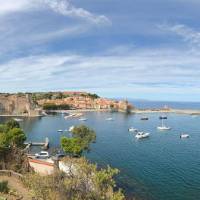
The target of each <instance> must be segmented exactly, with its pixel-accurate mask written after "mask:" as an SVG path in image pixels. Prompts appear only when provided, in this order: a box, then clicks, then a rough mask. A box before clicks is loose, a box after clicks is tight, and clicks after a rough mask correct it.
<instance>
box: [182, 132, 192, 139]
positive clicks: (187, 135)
mask: <svg viewBox="0 0 200 200" xmlns="http://www.w3.org/2000/svg"><path fill="white" fill-rule="evenodd" d="M189 137H190V135H189V134H185V133H183V134H181V135H180V138H189Z"/></svg>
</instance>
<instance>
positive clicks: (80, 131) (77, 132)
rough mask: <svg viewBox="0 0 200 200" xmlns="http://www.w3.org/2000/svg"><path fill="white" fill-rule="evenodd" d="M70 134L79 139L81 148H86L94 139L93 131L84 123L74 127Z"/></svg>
mask: <svg viewBox="0 0 200 200" xmlns="http://www.w3.org/2000/svg"><path fill="white" fill-rule="evenodd" d="M72 134H73V136H74V137H75V138H80V139H81V143H82V148H83V149H88V148H89V145H90V143H91V142H94V141H95V140H96V133H95V131H94V130H92V129H90V128H88V127H87V126H85V125H80V126H76V127H74V129H73V131H72Z"/></svg>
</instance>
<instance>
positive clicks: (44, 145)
mask: <svg viewBox="0 0 200 200" xmlns="http://www.w3.org/2000/svg"><path fill="white" fill-rule="evenodd" d="M24 144H25V145H26V149H29V148H30V147H31V146H41V147H42V148H43V149H48V148H49V138H48V137H46V138H45V141H44V142H32V141H30V142H25V143H24Z"/></svg>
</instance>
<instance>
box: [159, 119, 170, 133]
mask: <svg viewBox="0 0 200 200" xmlns="http://www.w3.org/2000/svg"><path fill="white" fill-rule="evenodd" d="M157 129H158V130H160V131H167V130H171V127H169V126H165V125H164V123H163V119H162V125H161V126H158V127H157Z"/></svg>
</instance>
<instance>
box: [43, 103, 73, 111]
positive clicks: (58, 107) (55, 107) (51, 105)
mask: <svg viewBox="0 0 200 200" xmlns="http://www.w3.org/2000/svg"><path fill="white" fill-rule="evenodd" d="M70 108H71V107H70V106H69V105H68V104H60V105H56V104H54V103H45V104H44V105H43V110H69V109H70Z"/></svg>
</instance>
